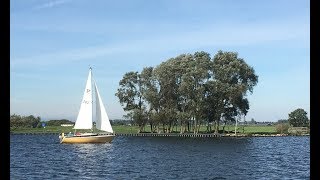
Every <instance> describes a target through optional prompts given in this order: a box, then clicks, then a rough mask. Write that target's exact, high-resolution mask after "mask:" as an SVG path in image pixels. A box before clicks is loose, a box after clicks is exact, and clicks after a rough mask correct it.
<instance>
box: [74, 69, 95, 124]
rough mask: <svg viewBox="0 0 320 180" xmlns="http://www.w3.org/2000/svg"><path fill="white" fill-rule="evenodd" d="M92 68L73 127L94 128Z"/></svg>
mask: <svg viewBox="0 0 320 180" xmlns="http://www.w3.org/2000/svg"><path fill="white" fill-rule="evenodd" d="M91 81H92V80H91V68H90V70H89V75H88V79H87V84H86V88H85V90H84V94H83V98H82V102H81V107H80V111H79V114H78V117H77V120H76V123H75V126H74V128H73V129H92V85H91Z"/></svg>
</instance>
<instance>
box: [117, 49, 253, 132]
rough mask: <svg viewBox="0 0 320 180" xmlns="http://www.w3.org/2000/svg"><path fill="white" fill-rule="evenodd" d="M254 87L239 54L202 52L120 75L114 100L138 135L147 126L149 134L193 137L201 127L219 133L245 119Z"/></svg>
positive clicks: (250, 68)
mask: <svg viewBox="0 0 320 180" xmlns="http://www.w3.org/2000/svg"><path fill="white" fill-rule="evenodd" d="M257 82H258V76H257V75H256V74H255V71H254V69H253V68H252V67H250V66H249V65H248V64H247V63H246V62H245V61H244V60H243V59H242V58H239V57H238V53H236V52H223V51H218V52H217V54H215V55H214V57H213V58H211V57H210V54H209V53H207V52H204V51H201V52H195V53H194V54H181V55H179V56H177V57H174V58H170V59H168V60H166V61H164V62H162V63H161V64H160V65H158V66H156V67H145V68H143V70H142V71H141V72H133V71H131V72H127V73H125V75H124V76H123V78H122V79H121V80H120V82H119V86H120V87H119V88H118V90H117V92H116V94H115V95H116V96H117V97H118V98H119V101H120V103H121V105H122V106H123V109H124V110H125V111H126V112H127V114H126V118H128V119H131V120H133V121H134V122H135V123H136V124H137V125H138V126H139V132H141V131H143V130H144V127H145V126H146V124H147V123H149V124H150V126H151V130H152V132H160V129H162V131H163V132H168V133H169V132H171V131H172V130H173V126H174V125H179V126H180V133H184V132H191V131H192V132H193V133H195V134H196V133H198V132H199V129H200V125H201V124H204V123H206V124H207V125H208V127H210V128H211V124H214V131H215V133H218V129H219V124H220V123H221V122H223V123H227V122H229V121H235V118H239V117H240V116H242V115H246V114H247V112H248V110H249V101H248V99H247V95H248V93H252V92H253V87H254V86H255V85H256V84H257ZM209 124H210V126H209ZM208 130H209V129H208ZM210 130H211V129H210Z"/></svg>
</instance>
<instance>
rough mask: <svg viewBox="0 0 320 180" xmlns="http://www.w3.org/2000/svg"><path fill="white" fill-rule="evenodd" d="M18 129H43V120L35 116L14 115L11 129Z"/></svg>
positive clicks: (11, 118) (11, 117) (11, 120)
mask: <svg viewBox="0 0 320 180" xmlns="http://www.w3.org/2000/svg"><path fill="white" fill-rule="evenodd" d="M18 127H28V128H30V127H31V128H36V127H41V118H40V117H39V116H38V117H35V116H33V115H30V116H20V115H16V114H13V115H11V116H10V129H11V128H18Z"/></svg>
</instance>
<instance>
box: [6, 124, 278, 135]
mask: <svg viewBox="0 0 320 180" xmlns="http://www.w3.org/2000/svg"><path fill="white" fill-rule="evenodd" d="M112 127H113V131H114V132H115V133H137V132H138V129H139V128H138V126H120V125H118V126H112ZM72 128H73V127H61V126H46V127H45V128H17V129H10V132H11V133H61V132H65V133H66V132H74V130H73V129H72ZM160 130H162V128H160ZM172 130H173V132H180V127H173V129H172ZM221 130H222V126H220V131H221ZM225 131H227V132H229V133H234V131H235V127H234V126H226V127H225ZM145 132H151V129H150V126H146V127H145ZM227 132H226V133H227ZM237 132H238V133H244V134H274V133H276V128H275V126H254V125H245V126H244V125H240V126H238V128H237ZM199 133H207V127H206V126H201V128H200V132H199Z"/></svg>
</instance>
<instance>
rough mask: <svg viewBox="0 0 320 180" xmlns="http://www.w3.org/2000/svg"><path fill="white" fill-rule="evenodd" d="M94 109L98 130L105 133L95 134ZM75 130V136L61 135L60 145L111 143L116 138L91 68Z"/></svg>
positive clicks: (70, 134)
mask: <svg viewBox="0 0 320 180" xmlns="http://www.w3.org/2000/svg"><path fill="white" fill-rule="evenodd" d="M92 85H93V88H92ZM92 89H93V91H92ZM93 95H95V101H93V99H94V98H93ZM93 108H95V112H96V116H95V118H96V119H95V121H96V128H97V129H98V130H101V131H102V132H103V133H93ZM73 129H74V130H75V132H74V133H73V134H72V133H71V132H70V133H69V134H64V133H61V134H60V135H59V139H60V143H71V144H73V143H111V141H112V140H113V138H114V136H115V135H114V133H113V129H112V126H111V124H110V120H109V117H108V114H107V112H106V110H105V107H104V105H103V102H102V99H101V96H100V93H99V90H98V87H97V84H96V82H95V80H94V79H93V76H92V68H91V67H90V69H89V75H88V79H87V84H86V87H85V90H84V94H83V98H82V102H81V106H80V110H79V113H78V116H77V120H76V123H75V125H74V128H73ZM76 130H87V131H88V130H90V132H86V133H80V132H76Z"/></svg>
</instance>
